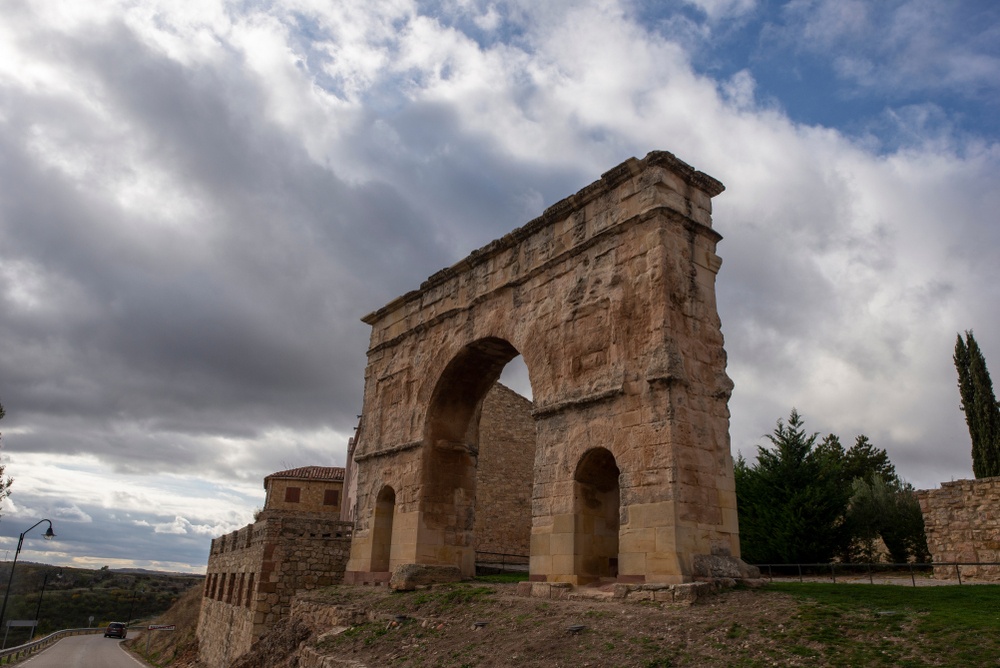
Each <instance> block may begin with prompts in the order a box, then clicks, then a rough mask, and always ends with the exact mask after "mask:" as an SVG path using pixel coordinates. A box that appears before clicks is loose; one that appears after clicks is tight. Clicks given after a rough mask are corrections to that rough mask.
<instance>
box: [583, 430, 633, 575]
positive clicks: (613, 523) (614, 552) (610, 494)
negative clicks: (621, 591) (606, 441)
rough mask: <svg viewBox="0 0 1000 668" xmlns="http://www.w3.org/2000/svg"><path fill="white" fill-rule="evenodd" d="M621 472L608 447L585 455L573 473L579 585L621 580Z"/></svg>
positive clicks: (589, 451) (594, 449)
mask: <svg viewBox="0 0 1000 668" xmlns="http://www.w3.org/2000/svg"><path fill="white" fill-rule="evenodd" d="M620 475H621V471H620V470H619V469H618V464H617V462H616V461H615V456H614V455H613V454H611V451H610V450H608V449H606V448H593V449H591V450H588V451H586V452H585V453H583V456H582V457H580V461H579V462H578V463H577V466H576V472H575V473H574V474H573V505H574V509H573V510H574V514H575V521H574V537H573V553H574V574H575V575H576V581H577V583H578V584H585V583H587V582H594V581H595V580H600V579H601V578H617V577H618V543H619V531H620V529H621V526H620V519H619V518H620V515H621V510H620V508H621V489H620V484H619V476H620Z"/></svg>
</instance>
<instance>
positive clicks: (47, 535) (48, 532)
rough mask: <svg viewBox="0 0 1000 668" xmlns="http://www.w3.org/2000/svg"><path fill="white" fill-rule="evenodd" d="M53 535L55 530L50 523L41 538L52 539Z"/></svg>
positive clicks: (54, 535)
mask: <svg viewBox="0 0 1000 668" xmlns="http://www.w3.org/2000/svg"><path fill="white" fill-rule="evenodd" d="M55 537H56V532H55V531H53V530H52V525H51V524H50V525H49V529H48V531H46V532H45V533H43V534H42V538H44V539H45V540H52V539H53V538H55Z"/></svg>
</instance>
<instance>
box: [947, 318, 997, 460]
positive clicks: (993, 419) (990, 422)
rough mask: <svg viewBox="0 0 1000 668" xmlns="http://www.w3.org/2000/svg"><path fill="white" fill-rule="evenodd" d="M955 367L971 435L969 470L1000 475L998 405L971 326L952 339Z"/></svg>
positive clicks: (963, 408) (983, 358)
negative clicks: (963, 335)
mask: <svg viewBox="0 0 1000 668" xmlns="http://www.w3.org/2000/svg"><path fill="white" fill-rule="evenodd" d="M953 359H954V361H955V369H956V370H957V371H958V392H959V395H960V397H961V399H962V404H961V406H962V411H963V412H964V413H965V423H966V424H967V425H968V427H969V436H970V437H971V439H972V473H973V474H974V475H975V476H976V478H989V477H992V476H1000V407H998V406H997V400H996V396H995V395H994V394H993V381H992V380H990V372H989V370H988V369H987V368H986V358H985V357H984V356H983V353H982V351H981V350H980V349H979V344H978V343H977V342H976V339H975V337H974V336H973V335H972V331H971V330H967V331H966V332H965V341H963V340H962V335H961V334H959V335H958V336H957V340H956V341H955V355H954V357H953Z"/></svg>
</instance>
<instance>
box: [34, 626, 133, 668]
mask: <svg viewBox="0 0 1000 668" xmlns="http://www.w3.org/2000/svg"><path fill="white" fill-rule="evenodd" d="M119 643H121V641H120V640H118V639H117V638H105V637H104V636H102V635H101V634H97V635H88V636H70V637H69V638H63V639H62V640H60V641H59V642H57V643H55V644H54V645H52V646H51V647H48V648H46V649H44V650H42V651H41V652H40V653H38V654H35V655H34V656H33V657H31V658H30V659H28V660H27V661H25V662H24V663H22V664H20V665H22V666H28V667H30V668H140V667H141V668H150V666H149V664H148V663H144V662H142V661H140V660H139V659H137V658H135V657H134V656H132V655H131V654H129V653H128V652H126V651H125V650H124V649H123V648H121V647H119V646H118V645H119Z"/></svg>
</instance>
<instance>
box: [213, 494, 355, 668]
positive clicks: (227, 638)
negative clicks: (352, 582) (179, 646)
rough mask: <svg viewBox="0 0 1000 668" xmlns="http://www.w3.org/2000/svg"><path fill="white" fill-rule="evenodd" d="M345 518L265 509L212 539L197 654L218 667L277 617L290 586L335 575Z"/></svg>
mask: <svg viewBox="0 0 1000 668" xmlns="http://www.w3.org/2000/svg"><path fill="white" fill-rule="evenodd" d="M350 549H351V524H350V523H346V522H340V521H335V520H330V519H328V518H326V517H302V516H288V515H283V514H281V513H277V512H270V513H267V512H266V513H265V514H264V516H263V517H262V519H261V520H260V521H258V522H256V523H254V524H250V525H247V526H245V527H243V528H242V529H240V530H239V531H234V532H232V533H230V534H226V535H225V536H221V537H219V538H216V539H215V540H213V541H212V548H211V553H210V555H209V558H208V572H207V574H206V581H205V596H204V598H203V599H202V606H201V615H200V617H199V620H198V633H197V634H198V641H199V647H200V650H199V651H200V659H201V661H202V662H204V663H205V664H206V665H208V666H210V667H211V668H224V667H225V666H228V665H229V664H230V663H231V662H232V661H233V660H234V659H236V658H237V657H239V656H240V655H241V654H243V653H244V652H246V651H247V650H248V649H250V645H251V644H252V643H253V642H254V641H255V640H257V639H258V638H260V637H261V636H262V635H263V634H264V632H265V631H266V630H267V629H268V628H270V627H271V626H273V625H274V624H275V623H277V622H278V620H280V619H282V618H284V617H286V616H287V615H288V614H289V611H290V609H291V604H292V598H293V597H294V595H295V594H296V592H299V591H302V590H308V589H315V588H317V587H325V586H328V585H331V584H336V583H339V582H341V581H342V580H343V576H344V566H345V565H346V563H347V558H348V555H349V553H350Z"/></svg>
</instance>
